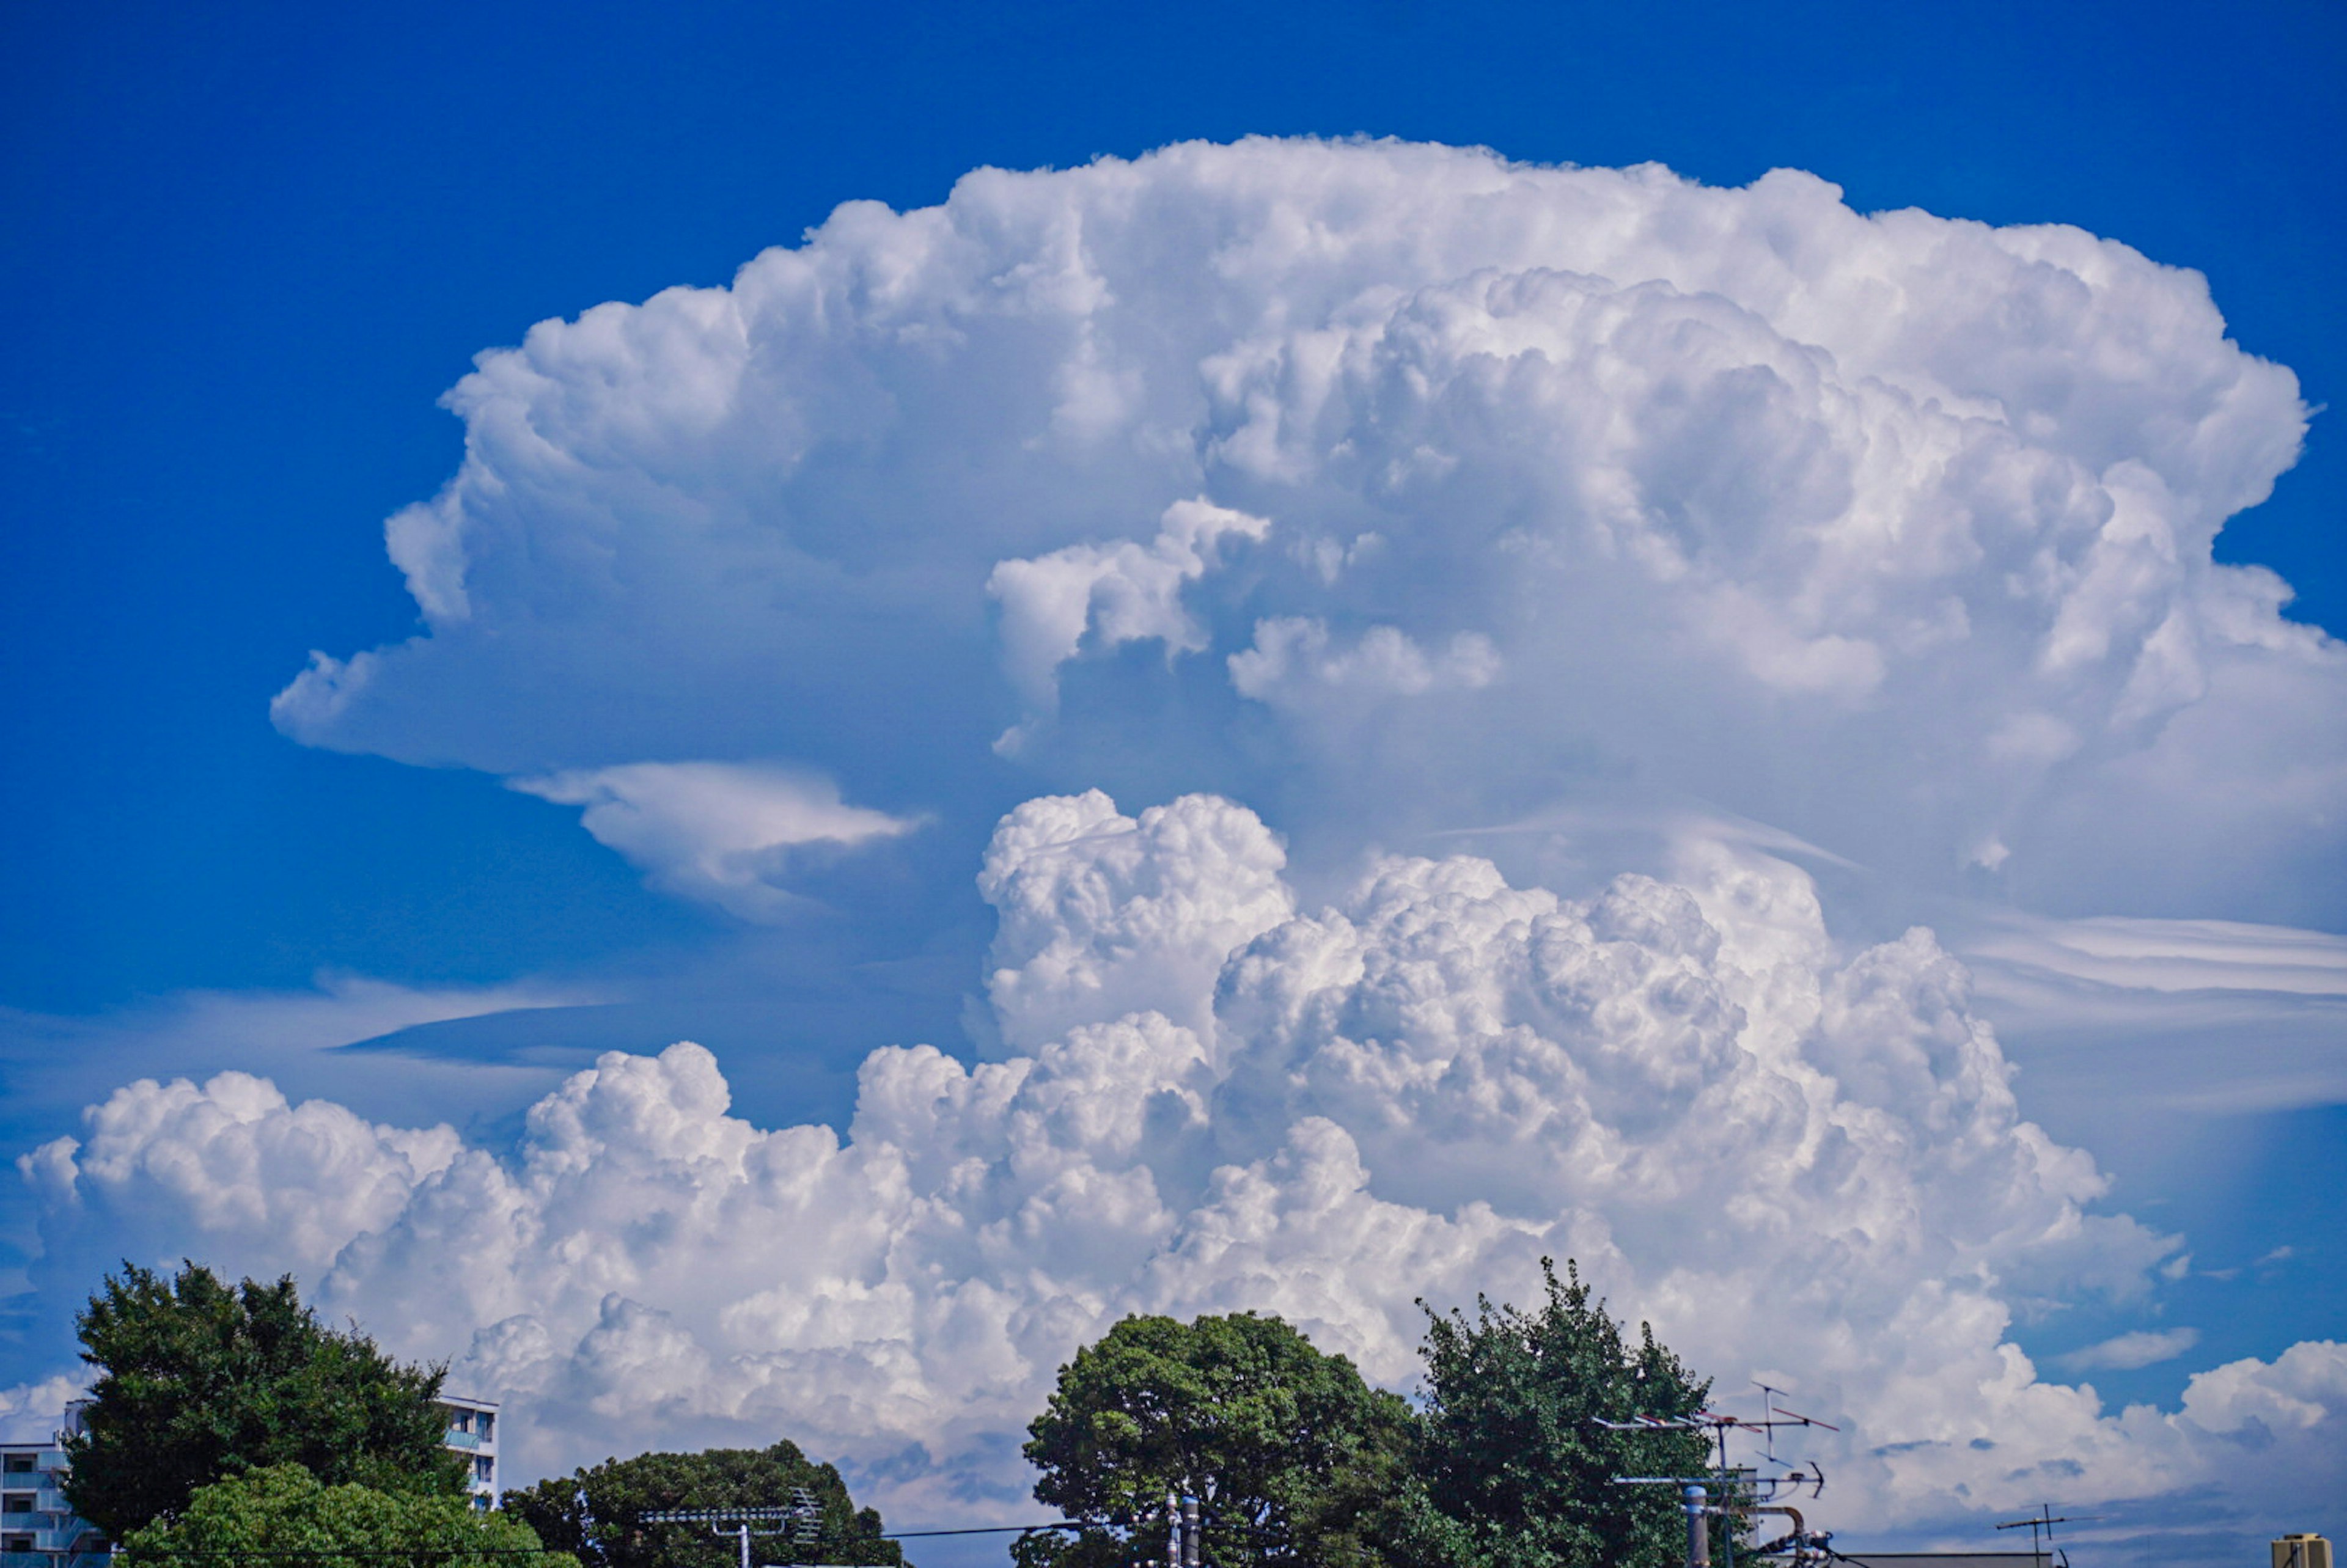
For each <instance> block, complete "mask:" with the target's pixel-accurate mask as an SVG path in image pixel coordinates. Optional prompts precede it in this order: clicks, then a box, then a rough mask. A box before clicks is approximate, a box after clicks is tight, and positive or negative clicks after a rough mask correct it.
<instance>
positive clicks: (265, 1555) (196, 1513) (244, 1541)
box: [118, 1464, 578, 1568]
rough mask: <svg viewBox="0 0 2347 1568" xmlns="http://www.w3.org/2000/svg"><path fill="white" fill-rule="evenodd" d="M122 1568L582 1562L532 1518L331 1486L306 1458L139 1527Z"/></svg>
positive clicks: (556, 1565) (455, 1500)
mask: <svg viewBox="0 0 2347 1568" xmlns="http://www.w3.org/2000/svg"><path fill="white" fill-rule="evenodd" d="M253 1561H260V1562H263V1563H299V1564H300V1568H578V1564H577V1563H575V1562H573V1561H572V1560H571V1559H570V1558H569V1556H567V1555H565V1554H563V1553H547V1552H544V1551H543V1550H541V1548H540V1547H539V1544H538V1537H537V1536H536V1535H535V1534H533V1533H531V1532H530V1528H529V1526H528V1525H527V1524H525V1523H523V1522H521V1521H519V1520H518V1519H511V1518H508V1517H507V1516H506V1515H505V1514H502V1513H489V1512H482V1511H479V1510H477V1509H475V1508H473V1507H472V1506H471V1505H470V1503H469V1502H468V1501H466V1499H464V1498H462V1497H450V1496H445V1495H440V1494H436V1493H435V1494H423V1493H416V1492H389V1491H375V1490H374V1488H372V1487H364V1486H355V1485H352V1484H350V1483H348V1482H344V1483H343V1484H341V1485H336V1486H328V1485H326V1484H325V1483H323V1482H322V1481H319V1480H318V1478H317V1477H316V1476H313V1475H312V1474H311V1473H310V1472H309V1471H307V1470H304V1469H303V1468H302V1466H300V1465H298V1464H279V1465H268V1466H265V1467H262V1468H261V1469H258V1470H250V1471H245V1472H244V1473H243V1474H241V1475H239V1476H236V1477H233V1478H231V1479H230V1480H227V1481H215V1482H213V1483H212V1484H211V1485H210V1486H206V1487H200V1488H198V1489H197V1491H196V1492H195V1494H194V1495H193V1496H192V1497H191V1498H190V1500H189V1502H188V1506H187V1508H186V1510H185V1511H184V1512H182V1513H181V1514H180V1515H179V1518H178V1519H176V1520H174V1521H172V1522H169V1523H165V1522H156V1523H153V1524H149V1525H148V1526H147V1527H146V1528H144V1529H142V1530H135V1531H133V1532H130V1535H129V1537H128V1539H127V1540H125V1541H124V1542H123V1543H122V1553H121V1555H120V1557H119V1558H118V1562H119V1563H121V1565H122V1568H235V1565H237V1564H241V1563H249V1562H253Z"/></svg>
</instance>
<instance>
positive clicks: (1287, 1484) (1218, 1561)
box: [1018, 1313, 1415, 1568]
mask: <svg viewBox="0 0 2347 1568" xmlns="http://www.w3.org/2000/svg"><path fill="white" fill-rule="evenodd" d="M1414 1427H1415V1422H1414V1419H1413V1418H1412V1416H1411V1413H1410V1409H1409V1406H1408V1405H1407V1404H1406V1403H1404V1402H1403V1401H1402V1400H1401V1399H1399V1397H1397V1396H1395V1395H1393V1394H1389V1393H1386V1392H1383V1391H1381V1390H1378V1389H1371V1388H1370V1387H1368V1385H1367V1384H1366V1383H1364V1382H1363V1381H1362V1380H1361V1375H1360V1373H1359V1372H1358V1371H1357V1370H1356V1369H1355V1368H1354V1367H1353V1364H1352V1363H1351V1362H1350V1361H1348V1360H1347V1359H1346V1358H1343V1357H1342V1356H1327V1355H1323V1354H1322V1353H1321V1352H1319V1351H1318V1350H1317V1349H1315V1348H1313V1346H1312V1343H1311V1341H1310V1340H1308V1339H1307V1338H1305V1337H1304V1336H1303V1335H1302V1334H1300V1333H1298V1332H1297V1331H1296V1329H1294V1328H1293V1327H1289V1326H1288V1325H1287V1324H1286V1323H1285V1322H1283V1321H1281V1320H1280V1319H1279V1318H1277V1317H1258V1316H1256V1315H1255V1314H1254V1313H1239V1314H1236V1315H1235V1316H1231V1317H1200V1318H1198V1319H1197V1320H1196V1321H1195V1322H1193V1323H1186V1324H1185V1323H1180V1322H1176V1321H1175V1320H1174V1319H1173V1318H1171V1317H1128V1318H1126V1319H1124V1320H1123V1321H1122V1322H1121V1323H1119V1324H1117V1325H1116V1326H1115V1327H1113V1328H1112V1329H1110V1330H1109V1332H1108V1333H1107V1335H1106V1336H1105V1337H1102V1339H1101V1340H1099V1341H1098V1342H1097V1343H1095V1344H1092V1345H1090V1346H1087V1347H1085V1348H1083V1349H1081V1350H1079V1351H1077V1352H1076V1355H1075V1358H1074V1359H1073V1360H1071V1361H1070V1362H1069V1363H1068V1364H1067V1365H1066V1366H1064V1367H1062V1368H1060V1378H1059V1385H1058V1387H1057V1389H1055V1390H1054V1391H1053V1393H1052V1395H1051V1402H1050V1404H1049V1406H1048V1407H1047V1408H1046V1409H1044V1411H1043V1413H1042V1414H1041V1415H1040V1416H1038V1417H1036V1418H1035V1419H1034V1421H1033V1422H1032V1423H1031V1424H1030V1426H1029V1428H1028V1431H1029V1434H1030V1438H1031V1440H1030V1442H1029V1443H1028V1444H1027V1447H1026V1453H1027V1458H1028V1459H1029V1460H1030V1461H1032V1462H1033V1464H1034V1465H1035V1467H1036V1468H1037V1469H1038V1470H1039V1471H1041V1472H1042V1479H1041V1480H1040V1481H1037V1482H1036V1485H1035V1496H1036V1497H1037V1499H1038V1500H1039V1501H1042V1502H1044V1503H1046V1504H1048V1505H1050V1506H1051V1507H1055V1508H1058V1509H1060V1510H1061V1512H1063V1513H1065V1514H1066V1516H1067V1517H1069V1518H1071V1519H1074V1520H1080V1521H1082V1522H1086V1523H1088V1524H1092V1525H1093V1526H1094V1528H1092V1529H1089V1530H1087V1531H1086V1532H1084V1533H1083V1534H1081V1535H1080V1536H1075V1537H1072V1538H1070V1537H1061V1536H1031V1537H1027V1538H1024V1539H1022V1540H1021V1541H1020V1543H1019V1548H1018V1555H1019V1557H1020V1560H1021V1563H1022V1568H1109V1565H1112V1564H1120V1563H1130V1562H1131V1561H1133V1558H1134V1557H1135V1556H1136V1555H1150V1556H1161V1557H1162V1554H1163V1547H1162V1545H1160V1544H1159V1542H1163V1531H1164V1522H1163V1508H1164V1503H1165V1498H1166V1494H1167V1493H1168V1492H1173V1493H1178V1494H1188V1495H1191V1496H1194V1497H1196V1498H1198V1499H1199V1501H1200V1503H1201V1505H1202V1511H1203V1513H1204V1529H1205V1553H1204V1554H1205V1560H1206V1561H1207V1562H1208V1563H1212V1564H1214V1568H1272V1565H1275V1564H1294V1563H1312V1564H1317V1565H1325V1568H1353V1565H1358V1568H1375V1565H1377V1564H1381V1563H1387V1562H1389V1561H1392V1560H1393V1558H1394V1552H1393V1535H1394V1531H1395V1529H1396V1527H1397V1525H1398V1523H1399V1510H1400V1506H1401V1503H1402V1501H1403V1500H1404V1498H1405V1497H1406V1494H1407V1493H1408V1492H1409V1489H1410V1487H1411V1484H1412V1482H1411V1479H1410V1471H1411V1460H1412V1449H1413V1446H1414V1445H1413V1436H1414Z"/></svg>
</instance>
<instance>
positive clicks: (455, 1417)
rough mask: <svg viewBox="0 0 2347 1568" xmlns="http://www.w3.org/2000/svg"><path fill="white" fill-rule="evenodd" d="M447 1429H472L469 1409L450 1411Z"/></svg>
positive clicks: (471, 1417) (471, 1414) (465, 1430)
mask: <svg viewBox="0 0 2347 1568" xmlns="http://www.w3.org/2000/svg"><path fill="white" fill-rule="evenodd" d="M448 1430H450V1431H452V1432H469V1431H471V1430H473V1412H472V1411H470V1410H456V1411H453V1412H451V1413H450V1415H449V1418H448Z"/></svg>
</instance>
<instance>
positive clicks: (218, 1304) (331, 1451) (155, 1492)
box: [66, 1263, 466, 1541]
mask: <svg viewBox="0 0 2347 1568" xmlns="http://www.w3.org/2000/svg"><path fill="white" fill-rule="evenodd" d="M75 1323H76V1327H77V1328H78V1329H79V1331H80V1335H81V1343H82V1359H83V1360H84V1361H87V1362H88V1363H89V1364H90V1365H91V1366H92V1367H94V1368H97V1373H98V1376H97V1381H96V1383H95V1385H94V1386H93V1388H92V1389H91V1402H90V1404H89V1406H88V1407H87V1409H86V1410H85V1412H84V1415H83V1422H82V1426H83V1430H81V1432H80V1433H79V1434H78V1435H76V1436H73V1437H69V1438H68V1439H67V1442H66V1451H67V1457H68V1459H69V1460H70V1461H71V1465H72V1470H71V1473H70V1475H69V1477H68V1479H67V1483H66V1496H67V1499H68V1500H69V1501H71V1502H72V1504H73V1506H74V1509H75V1512H78V1513H79V1514H80V1515H81V1516H82V1517H83V1518H84V1519H87V1520H88V1521H89V1522H91V1523H92V1524H95V1525H97V1527H98V1528H99V1529H100V1530H102V1531H104V1532H106V1533H107V1534H108V1535H110V1536H112V1537H113V1538H114V1539H116V1540H118V1541H119V1540H122V1539H124V1538H126V1537H127V1536H128V1535H129V1534H130V1533H131V1532H133V1531H136V1530H138V1529H139V1528H141V1527H142V1526H144V1525H146V1524H148V1523H149V1522H152V1521H154V1520H157V1519H165V1520H169V1519H170V1518H172V1517H174V1516H176V1515H177V1514H178V1513H179V1512H180V1511H181V1510H183V1509H185V1508H186V1507H187V1506H188V1505H189V1499H190V1496H191V1495H192V1494H193V1493H194V1492H195V1491H196V1490H197V1489H198V1488H199V1487H202V1486H205V1485H208V1484H209V1483H210V1482H212V1481H219V1480H221V1479H223V1478H230V1477H234V1476H238V1475H241V1474H243V1473H244V1472H246V1471H254V1470H259V1469H261V1468H264V1467H268V1466H274V1465H282V1464H297V1465H300V1466H302V1467H303V1468H304V1469H305V1470H306V1471H308V1472H309V1473H310V1474H311V1475H312V1476H313V1477H314V1478H315V1479H317V1480H318V1481H321V1482H322V1483H324V1484H328V1485H335V1484H341V1483H345V1482H355V1483H358V1484H360V1485H363V1486H367V1487H373V1488H376V1489H379V1490H383V1491H410V1492H425V1493H438V1494H444V1495H450V1496H454V1495H457V1494H460V1493H462V1491H464V1487H465V1471H466V1460H465V1459H464V1457H463V1456H462V1455H458V1454H455V1453H451V1452H449V1451H448V1450H446V1449H445V1448H443V1447H442V1446H441V1445H442V1440H443V1438H444V1437H445V1435H446V1419H445V1418H444V1417H443V1415H442V1414H441V1412H440V1410H439V1409H438V1408H437V1407H436V1404H435V1403H434V1401H435V1400H436V1399H437V1398H438V1396H439V1393H440V1380H441V1378H442V1377H443V1376H444V1375H445V1373H446V1368H444V1367H411V1366H405V1365H403V1364H401V1363H399V1362H396V1361H394V1360H392V1359H390V1358H388V1357H386V1356H384V1354H383V1353H382V1352H381V1351H380V1350H378V1349H377V1348H375V1344H374V1340H372V1339H369V1338H368V1337H366V1336H365V1335H364V1334H362V1333H360V1332H359V1331H358V1330H357V1329H356V1328H355V1327H353V1328H351V1329H349V1330H347V1331H345V1330H340V1329H333V1328H328V1327H325V1326H324V1325H323V1324H321V1323H320V1322H319V1321H318V1318H317V1315H316V1314H315V1313H314V1312H313V1311H311V1310H309V1309H308V1308H306V1307H303V1306H302V1303H301V1299H300V1297H299V1295H298V1294H297V1292H296V1291H295V1288H294V1285H293V1279H292V1276H290V1275H289V1276H286V1277H284V1278H282V1279H280V1280H278V1281H277V1282H276V1283H274V1284H272V1285H262V1284H258V1283H256V1282H254V1281H252V1280H250V1279H248V1280H246V1281H244V1282H243V1283H242V1284H241V1285H239V1286H234V1287H231V1286H228V1285H226V1284H223V1283H222V1282H221V1281H220V1278H219V1277H218V1276H215V1275H214V1274H213V1273H212V1272H211V1271H210V1269H208V1268H205V1267H203V1266H200V1265H198V1264H194V1263H183V1264H182V1266H181V1267H180V1269H179V1274H178V1275H177V1276H174V1277H172V1278H169V1279H165V1278H164V1277H162V1276H160V1275H159V1274H157V1273H155V1272H154V1271H152V1270H149V1269H145V1268H140V1267H138V1266H136V1265H132V1264H125V1265H124V1266H123V1270H122V1273H121V1274H120V1275H118V1276H114V1275H109V1276H107V1278H106V1280H105V1282H104V1284H103V1285H101V1286H99V1288H98V1291H97V1294H96V1295H94V1296H91V1297H90V1300H89V1305H88V1307H86V1308H85V1309H84V1310H83V1311H82V1313H81V1314H80V1315H79V1317H77V1319H76V1320H75Z"/></svg>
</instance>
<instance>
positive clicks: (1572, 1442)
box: [1423, 1259, 1711, 1568]
mask: <svg viewBox="0 0 2347 1568" xmlns="http://www.w3.org/2000/svg"><path fill="white" fill-rule="evenodd" d="M1566 1268H1567V1277H1566V1278H1565V1279H1564V1280H1559V1279H1558V1278H1557V1276H1556V1267H1555V1265H1554V1264H1553V1262H1551V1261H1550V1260H1547V1259H1542V1264H1541V1269H1542V1276H1544V1278H1545V1280H1546V1282H1547V1299H1546V1300H1545V1301H1544V1302H1543V1303H1542V1306H1541V1307H1540V1309H1539V1310H1537V1311H1535V1312H1520V1311H1518V1310H1517V1309H1516V1308H1514V1307H1507V1306H1501V1307H1493V1306H1492V1305H1491V1302H1490V1301H1489V1300H1487V1299H1483V1298H1480V1297H1479V1298H1478V1300H1477V1303H1476V1313H1475V1316H1474V1317H1473V1318H1471V1319H1470V1318H1469V1317H1467V1316H1466V1315H1465V1314H1464V1313H1458V1312H1454V1313H1452V1314H1450V1315H1449V1316H1447V1317H1445V1316H1441V1315H1438V1314H1436V1313H1434V1312H1432V1311H1429V1312H1428V1314H1427V1317H1428V1324H1427V1335H1426V1345H1425V1356H1426V1369H1427V1393H1426V1408H1425V1413H1424V1416H1423V1420H1424V1423H1425V1475H1426V1483H1427V1491H1428V1495H1429V1499H1430V1501H1431V1502H1432V1503H1433V1505H1434V1508H1435V1510H1436V1514H1437V1517H1436V1519H1435V1520H1434V1521H1433V1523H1434V1526H1435V1530H1434V1534H1435V1535H1436V1537H1437V1539H1438V1540H1439V1541H1440V1555H1442V1556H1445V1557H1448V1558H1450V1560H1451V1561H1452V1562H1454V1563H1460V1564H1465V1565H1471V1568H1484V1565H1491V1568H1497V1565H1499V1564H1502V1563H1504V1564H1507V1565H1508V1568H1671V1565H1673V1564H1676V1563H1680V1562H1682V1561H1684V1559H1685V1555H1686V1533H1685V1525H1684V1523H1683V1522H1682V1519H1681V1516H1680V1514H1679V1512H1678V1508H1677V1499H1676V1496H1675V1495H1673V1492H1672V1489H1671V1488H1668V1487H1662V1486H1617V1485H1614V1483H1613V1478H1614V1477H1615V1476H1620V1475H1689V1474H1696V1473H1699V1472H1701V1471H1705V1470H1706V1469H1707V1468H1708V1467H1709V1465H1710V1462H1711V1461H1710V1456H1709V1455H1708V1453H1707V1452H1706V1445H1705V1441H1704V1439H1703V1437H1702V1435H1701V1434H1700V1433H1696V1432H1686V1431H1679V1432H1621V1431H1610V1430H1606V1429H1604V1428H1602V1427H1599V1426H1597V1425H1596V1424H1595V1423H1596V1422H1597V1421H1598V1420H1600V1419H1604V1420H1624V1419H1628V1418H1630V1417H1631V1416H1634V1415H1651V1416H1665V1417H1676V1416H1686V1415H1692V1414H1693V1413H1695V1412H1696V1410H1699V1409H1702V1407H1703V1401H1704V1398H1705V1396H1706V1394H1708V1393H1709V1392H1710V1389H1711V1384H1710V1382H1709V1380H1708V1379H1706V1380H1702V1381H1697V1380H1696V1378H1693V1377H1691V1376H1690V1375H1689V1374H1688V1372H1687V1370H1686V1368H1685V1367H1684V1366H1682V1365H1681V1364H1680V1362H1679V1358H1677V1357H1676V1356H1675V1355H1673V1354H1672V1353H1671V1352H1670V1351H1669V1350H1667V1349H1665V1348H1664V1347H1663V1346H1662V1345H1661V1344H1659V1343H1658V1342H1657V1341H1656V1340H1655V1334H1654V1329H1653V1328H1652V1327H1650V1326H1648V1325H1646V1324H1643V1323H1642V1324H1640V1325H1639V1328H1638V1339H1637V1342H1636V1344H1635V1345H1631V1344H1628V1343H1625V1342H1624V1338H1623V1336H1622V1329H1621V1327H1620V1326H1619V1325H1617V1324H1616V1323H1614V1320H1613V1318H1612V1317H1608V1316H1607V1315H1606V1311H1605V1304H1604V1301H1602V1300H1597V1301H1593V1300H1592V1299H1591V1296H1590V1287H1589V1286H1587V1285H1585V1284H1584V1283H1583V1281H1582V1279H1581V1275H1580V1271H1579V1270H1578V1269H1576V1268H1574V1267H1573V1266H1572V1265H1571V1264H1567V1266H1566Z"/></svg>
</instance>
